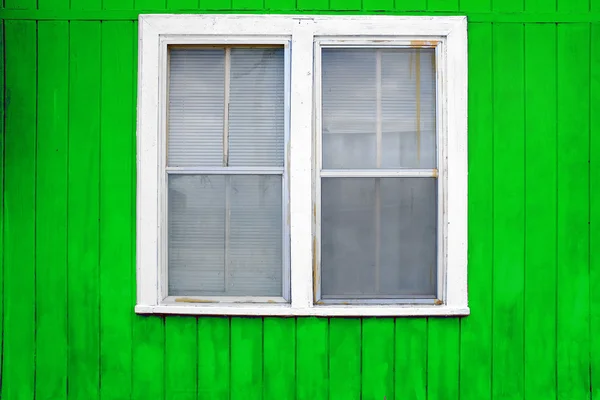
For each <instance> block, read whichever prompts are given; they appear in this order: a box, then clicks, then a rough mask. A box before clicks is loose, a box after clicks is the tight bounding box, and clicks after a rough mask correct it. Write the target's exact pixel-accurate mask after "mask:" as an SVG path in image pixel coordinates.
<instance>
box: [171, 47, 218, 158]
mask: <svg viewBox="0 0 600 400" xmlns="http://www.w3.org/2000/svg"><path fill="white" fill-rule="evenodd" d="M224 85H225V50H223V49H189V48H187V49H184V48H181V49H177V48H174V49H171V50H170V59H169V123H168V126H169V133H168V136H169V137H168V143H167V148H168V151H167V162H168V165H169V166H171V167H192V166H222V165H223V110H224V104H225V90H224Z"/></svg>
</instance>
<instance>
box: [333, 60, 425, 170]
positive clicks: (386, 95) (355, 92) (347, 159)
mask: <svg viewBox="0 0 600 400" xmlns="http://www.w3.org/2000/svg"><path fill="white" fill-rule="evenodd" d="M322 51H323V53H322V68H323V73H322V75H323V76H322V114H323V115H322V130H323V167H324V168H333V169H335V168H342V169H343V168H351V169H357V168H358V169H360V168H362V169H365V168H435V166H436V156H435V154H436V145H435V138H436V132H435V53H434V50H433V49H323V50H322ZM378 60H379V61H378ZM378 70H379V71H378ZM378 115H380V120H379V121H378ZM378 130H379V133H380V135H381V138H380V141H379V143H378V140H377V136H378Z"/></svg>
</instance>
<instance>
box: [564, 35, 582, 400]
mask: <svg viewBox="0 0 600 400" xmlns="http://www.w3.org/2000/svg"><path fill="white" fill-rule="evenodd" d="M589 51H590V28H589V24H559V25H558V57H557V59H558V294H557V296H558V316H557V318H558V324H557V343H558V352H557V358H558V368H557V379H558V397H559V398H568V399H572V400H578V399H589V397H590V376H589V368H590V359H589V357H590V354H589V351H590V347H589V341H590V331H589V327H590V326H589V323H590V320H589V312H590V309H589V307H590V304H589V302H590V287H589V264H588V262H589V259H588V256H589V241H588V240H589V226H588V218H589V186H588V185H589V180H588V179H589V164H588V159H589V129H590V124H589V111H590V108H589V101H590V97H589V94H590V91H589V90H590V89H589V86H590V80H589V79H590V75H589V73H590V56H589Z"/></svg>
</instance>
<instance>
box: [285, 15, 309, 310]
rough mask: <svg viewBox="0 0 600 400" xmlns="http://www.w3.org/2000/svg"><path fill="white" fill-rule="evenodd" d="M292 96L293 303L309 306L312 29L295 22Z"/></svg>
mask: <svg viewBox="0 0 600 400" xmlns="http://www.w3.org/2000/svg"><path fill="white" fill-rule="evenodd" d="M291 56H292V57H291V58H292V61H291V63H292V66H293V67H292V71H291V73H292V76H291V81H292V93H291V99H290V111H291V114H290V170H289V171H290V254H291V264H292V265H291V266H292V270H291V277H292V279H291V286H292V306H293V307H295V308H299V309H302V308H309V307H312V305H313V297H312V260H313V257H312V254H313V249H312V245H313V240H311V239H312V236H311V233H312V224H311V222H312V196H311V193H312V190H311V189H312V182H311V181H312V179H311V174H312V168H311V167H312V120H313V118H312V115H313V114H312V111H313V98H312V96H313V93H312V91H313V77H312V75H313V64H312V63H313V32H312V29H311V27H310V26H306V25H304V24H295V25H294V28H293V33H292V54H291Z"/></svg>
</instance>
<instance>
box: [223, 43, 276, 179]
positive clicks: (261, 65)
mask: <svg viewBox="0 0 600 400" xmlns="http://www.w3.org/2000/svg"><path fill="white" fill-rule="evenodd" d="M283 79H284V69H283V50H282V49H272V48H267V49H244V48H241V49H236V48H234V49H231V90H230V103H229V165H230V166H244V167H283V138H284V114H283V107H284V98H283V95H284V90H283Z"/></svg>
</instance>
